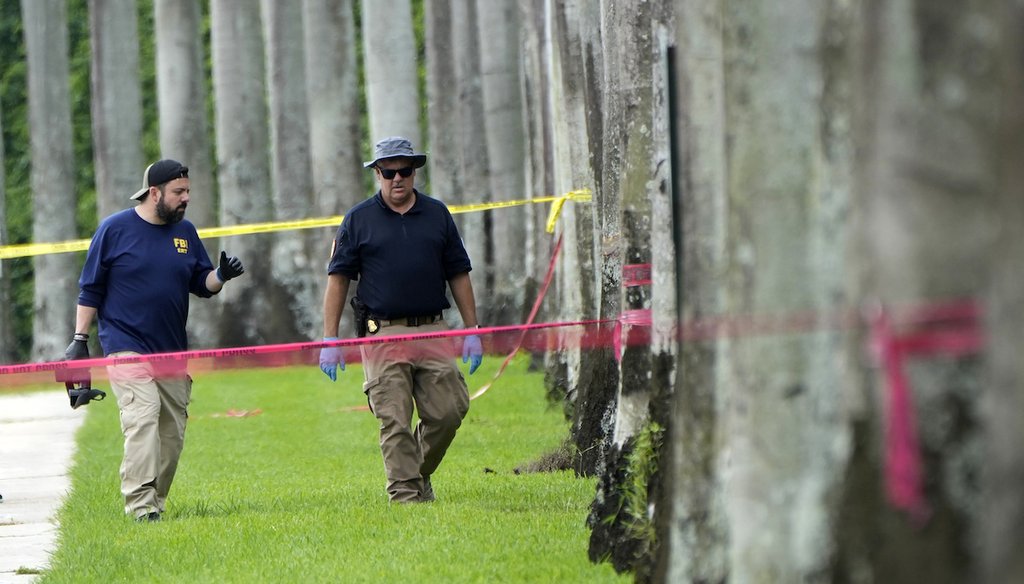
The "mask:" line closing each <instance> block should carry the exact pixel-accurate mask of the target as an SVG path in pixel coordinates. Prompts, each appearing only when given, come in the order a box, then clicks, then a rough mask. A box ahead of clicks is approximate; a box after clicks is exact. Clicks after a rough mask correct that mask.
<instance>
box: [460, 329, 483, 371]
mask: <svg viewBox="0 0 1024 584" xmlns="http://www.w3.org/2000/svg"><path fill="white" fill-rule="evenodd" d="M483 360H484V347H483V345H482V344H481V343H480V337H478V336H476V335H469V336H468V337H466V338H465V340H463V341H462V362H463V363H465V362H466V361H469V374H470V375H472V374H473V373H475V372H476V368H477V367H479V366H480V363H483Z"/></svg>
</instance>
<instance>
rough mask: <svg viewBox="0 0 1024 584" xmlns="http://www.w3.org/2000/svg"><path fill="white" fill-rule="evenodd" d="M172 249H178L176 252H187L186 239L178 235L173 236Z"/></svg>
mask: <svg viewBox="0 0 1024 584" xmlns="http://www.w3.org/2000/svg"><path fill="white" fill-rule="evenodd" d="M174 249H176V250H178V253H188V240H187V239H182V238H180V237H175V238H174Z"/></svg>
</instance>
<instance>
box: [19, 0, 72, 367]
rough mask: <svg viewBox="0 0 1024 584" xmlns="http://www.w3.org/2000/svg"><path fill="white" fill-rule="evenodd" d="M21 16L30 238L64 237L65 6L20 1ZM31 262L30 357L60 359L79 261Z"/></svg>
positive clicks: (54, 257) (68, 184)
mask: <svg viewBox="0 0 1024 584" xmlns="http://www.w3.org/2000/svg"><path fill="white" fill-rule="evenodd" d="M21 14H22V20H23V26H24V31H25V54H26V57H27V59H28V102H29V107H28V109H29V127H30V129H31V141H32V144H31V152H32V171H31V174H32V204H33V207H32V241H34V242H48V241H64V240H65V239H67V238H68V236H69V235H73V234H75V233H76V232H77V228H76V226H75V209H76V207H77V205H76V203H75V197H76V190H75V179H74V174H75V173H74V168H73V164H74V156H73V153H72V146H71V144H72V143H71V105H70V103H71V102H70V98H69V93H68V92H69V89H68V84H69V82H68V31H67V7H66V6H65V3H64V2H61V1H59V0H24V1H23V2H22V3H21ZM33 266H34V278H33V280H34V288H35V294H34V301H33V305H32V312H33V320H32V339H33V341H32V358H33V359H34V360H49V359H59V358H61V357H62V356H63V354H64V347H65V346H66V344H67V342H68V334H69V329H71V328H73V327H74V314H75V304H76V299H77V298H78V274H79V267H78V261H77V259H76V258H75V257H74V256H73V255H72V254H51V255H44V256H37V257H35V259H34V261H33ZM72 332H73V331H72Z"/></svg>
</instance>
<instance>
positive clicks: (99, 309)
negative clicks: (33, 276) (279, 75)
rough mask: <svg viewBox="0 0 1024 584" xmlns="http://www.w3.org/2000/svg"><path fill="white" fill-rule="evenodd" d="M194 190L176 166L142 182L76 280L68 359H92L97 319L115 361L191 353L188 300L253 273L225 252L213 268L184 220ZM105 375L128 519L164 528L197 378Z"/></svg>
mask: <svg viewBox="0 0 1024 584" xmlns="http://www.w3.org/2000/svg"><path fill="white" fill-rule="evenodd" d="M190 191H191V187H190V183H189V178H188V167H186V166H184V165H183V164H181V163H180V162H178V161H176V160H160V161H158V162H154V163H153V164H151V165H149V167H147V168H146V171H145V172H144V173H143V175H142V189H140V190H139V191H137V192H136V193H134V194H132V195H131V197H130V199H131V200H133V201H139V204H138V205H136V206H135V207H134V208H130V209H125V210H123V211H119V212H117V213H114V214H113V215H111V216H110V217H107V218H106V219H104V220H103V221H102V222H101V223H100V226H99V228H97V229H96V233H95V235H93V238H92V243H91V244H90V245H89V251H88V253H87V254H86V257H85V265H84V266H83V268H82V276H81V278H79V281H78V284H79V287H80V289H81V291H80V293H79V295H78V308H77V312H76V317H75V334H74V338H73V339H72V341H71V344H70V345H69V346H68V348H67V351H65V358H67V359H87V358H88V357H89V348H88V340H89V328H90V327H91V326H92V321H93V319H94V318H96V317H97V316H98V317H99V337H100V345H101V346H102V348H103V353H104V354H105V355H106V356H108V357H120V356H129V355H139V354H150V353H170V352H178V351H185V350H187V349H188V340H187V338H186V333H185V320H186V318H187V317H188V302H189V301H188V298H189V293H190V292H191V293H192V294H195V295H196V296H199V297H201V298H209V297H210V296H213V295H214V294H217V293H218V292H220V291H221V289H222V288H223V287H224V283H225V282H227V281H228V280H230V279H232V278H235V277H237V276H240V275H241V274H242V273H243V272H244V271H245V270H244V268H243V267H242V262H241V261H239V259H238V258H235V257H228V255H227V254H226V253H225V252H221V254H220V265H219V267H217V268H216V269H215V268H214V266H213V264H212V263H211V262H210V258H209V256H208V255H207V254H206V249H205V248H204V247H203V244H202V242H201V241H200V240H199V235H198V233H196V228H195V226H194V225H192V223H190V222H189V221H186V220H185V209H186V208H187V207H188V203H189V200H190V195H191V193H190ZM107 371H108V374H109V377H110V386H111V389H113V391H114V395H115V396H116V397H117V406H118V408H119V409H120V411H121V430H122V432H123V434H124V459H123V461H122V463H121V493H122V494H123V495H124V503H125V506H124V510H125V513H126V514H128V515H129V516H130V517H133V518H135V519H136V520H137V521H158V520H160V517H161V514H162V513H163V512H164V508H165V502H166V500H167V494H168V492H169V491H170V489H171V481H173V480H174V474H175V471H176V470H177V467H178V459H179V457H180V456H181V450H182V446H183V444H184V437H185V422H186V420H187V419H188V404H189V401H190V399H191V395H192V378H190V377H189V376H188V373H187V371H186V369H185V363H184V362H182V361H160V362H140V363H130V364H125V365H117V366H111V367H108V368H107ZM87 374H88V370H86V375H87ZM84 381H86V384H87V383H88V380H87V379H86V380H84Z"/></svg>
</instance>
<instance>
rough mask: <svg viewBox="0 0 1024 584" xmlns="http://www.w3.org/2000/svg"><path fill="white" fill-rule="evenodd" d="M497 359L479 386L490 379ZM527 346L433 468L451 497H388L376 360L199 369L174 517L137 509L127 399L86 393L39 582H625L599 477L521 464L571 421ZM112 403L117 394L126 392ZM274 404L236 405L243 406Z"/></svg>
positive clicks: (442, 493) (439, 488)
mask: <svg viewBox="0 0 1024 584" xmlns="http://www.w3.org/2000/svg"><path fill="white" fill-rule="evenodd" d="M498 362H499V359H497V358H491V359H489V360H487V361H485V364H484V366H483V367H481V370H480V371H478V372H477V373H476V375H474V376H472V377H467V379H468V380H469V381H470V392H473V391H474V390H475V389H477V388H478V387H479V386H480V385H482V384H483V383H484V382H486V381H487V380H488V379H490V377H491V375H493V372H494V371H495V369H496V367H497V366H498ZM525 363H526V359H525V358H520V359H517V361H516V362H515V363H513V365H512V366H510V367H509V369H508V370H507V371H506V372H505V374H504V375H503V376H502V377H501V379H500V380H499V381H498V382H497V383H496V384H495V386H494V387H492V388H491V390H490V391H489V392H488V393H486V394H485V395H483V396H482V397H480V398H479V399H477V400H474V401H473V403H472V406H471V407H470V412H469V416H468V417H467V418H466V420H465V422H464V423H463V426H462V428H461V429H460V430H459V435H458V437H457V438H456V440H455V443H454V444H453V446H452V448H451V449H450V450H449V451H448V455H447V457H446V458H445V461H444V463H443V464H442V465H441V468H440V469H439V470H438V472H437V473H436V474H435V475H434V476H433V477H432V482H433V486H434V490H435V492H436V493H437V501H436V502H435V503H432V504H420V505H390V504H389V503H388V501H387V496H386V494H385V492H384V471H383V463H382V462H381V457H380V450H379V449H378V446H377V424H376V420H375V419H374V418H373V416H372V415H371V414H370V413H369V412H366V411H349V410H347V409H346V408H350V407H352V406H362V405H365V403H366V400H365V397H364V395H363V394H362V390H361V386H362V371H361V369H360V368H359V367H358V366H350V367H349V369H348V371H346V372H344V373H341V372H339V380H338V382H337V383H331V382H330V381H329V380H328V379H327V378H326V377H325V376H324V375H323V373H321V372H320V370H319V369H317V368H316V367H314V366H308V367H303V368H282V369H264V370H252V371H223V372H214V373H201V374H198V375H196V379H195V383H194V386H193V391H192V406H191V407H190V416H191V418H190V420H189V427H188V432H187V434H186V438H185V452H184V454H183V455H182V459H181V464H180V466H179V468H178V476H177V478H176V479H175V482H174V487H173V489H172V491H171V495H170V498H169V499H168V508H167V513H166V514H165V516H164V521H162V522H160V523H153V524H137V523H134V522H132V521H130V520H129V519H128V518H126V517H125V516H124V515H123V504H122V499H121V496H120V493H119V490H118V489H119V479H118V466H119V464H120V459H121V451H122V439H121V434H120V428H119V425H118V419H117V407H116V405H115V404H114V402H113V400H112V399H110V400H108V401H107V402H102V403H94V404H90V405H89V406H88V416H87V419H86V421H85V424H84V426H83V427H82V430H81V431H80V433H79V435H78V455H77V456H76V458H75V463H74V467H73V469H72V491H71V493H70V494H69V496H68V498H67V500H66V502H65V504H64V506H63V508H62V509H61V511H60V515H59V517H60V522H61V529H60V536H59V537H60V540H59V548H58V550H57V551H56V553H55V554H54V556H53V558H52V562H51V567H50V569H49V570H47V571H46V572H44V573H43V575H42V577H41V579H40V580H39V581H40V582H43V583H51V582H75V583H78V582H246V583H251V582H591V583H596V582H616V581H628V580H629V577H627V576H617V575H616V574H615V573H614V571H613V570H612V568H611V567H610V566H609V565H607V564H602V565H594V564H591V563H590V562H589V561H588V560H587V539H588V537H589V531H588V530H587V528H586V526H585V524H584V521H585V517H586V515H587V511H588V507H589V505H590V501H591V500H592V498H593V494H594V481H593V480H588V479H580V478H577V477H576V476H575V475H574V474H573V473H572V472H556V473H535V474H516V473H515V472H513V469H514V468H515V467H517V466H519V465H522V464H525V463H528V462H530V461H532V460H535V459H537V458H539V457H540V456H541V455H543V454H545V453H548V452H550V451H552V450H554V449H556V448H557V447H558V446H559V444H560V443H561V441H562V440H563V439H564V438H565V436H566V434H567V425H566V423H565V422H564V421H563V419H562V416H561V413H560V408H555V407H551V406H549V405H548V404H547V403H546V402H545V399H544V388H543V384H542V375H541V374H539V373H528V372H527V371H526V365H525ZM110 397H111V398H113V395H111V396H110ZM232 409H233V410H248V411H254V410H257V409H258V410H260V413H259V414H258V415H254V416H249V417H226V416H224V415H223V414H225V413H226V412H227V411H228V410H232Z"/></svg>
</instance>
